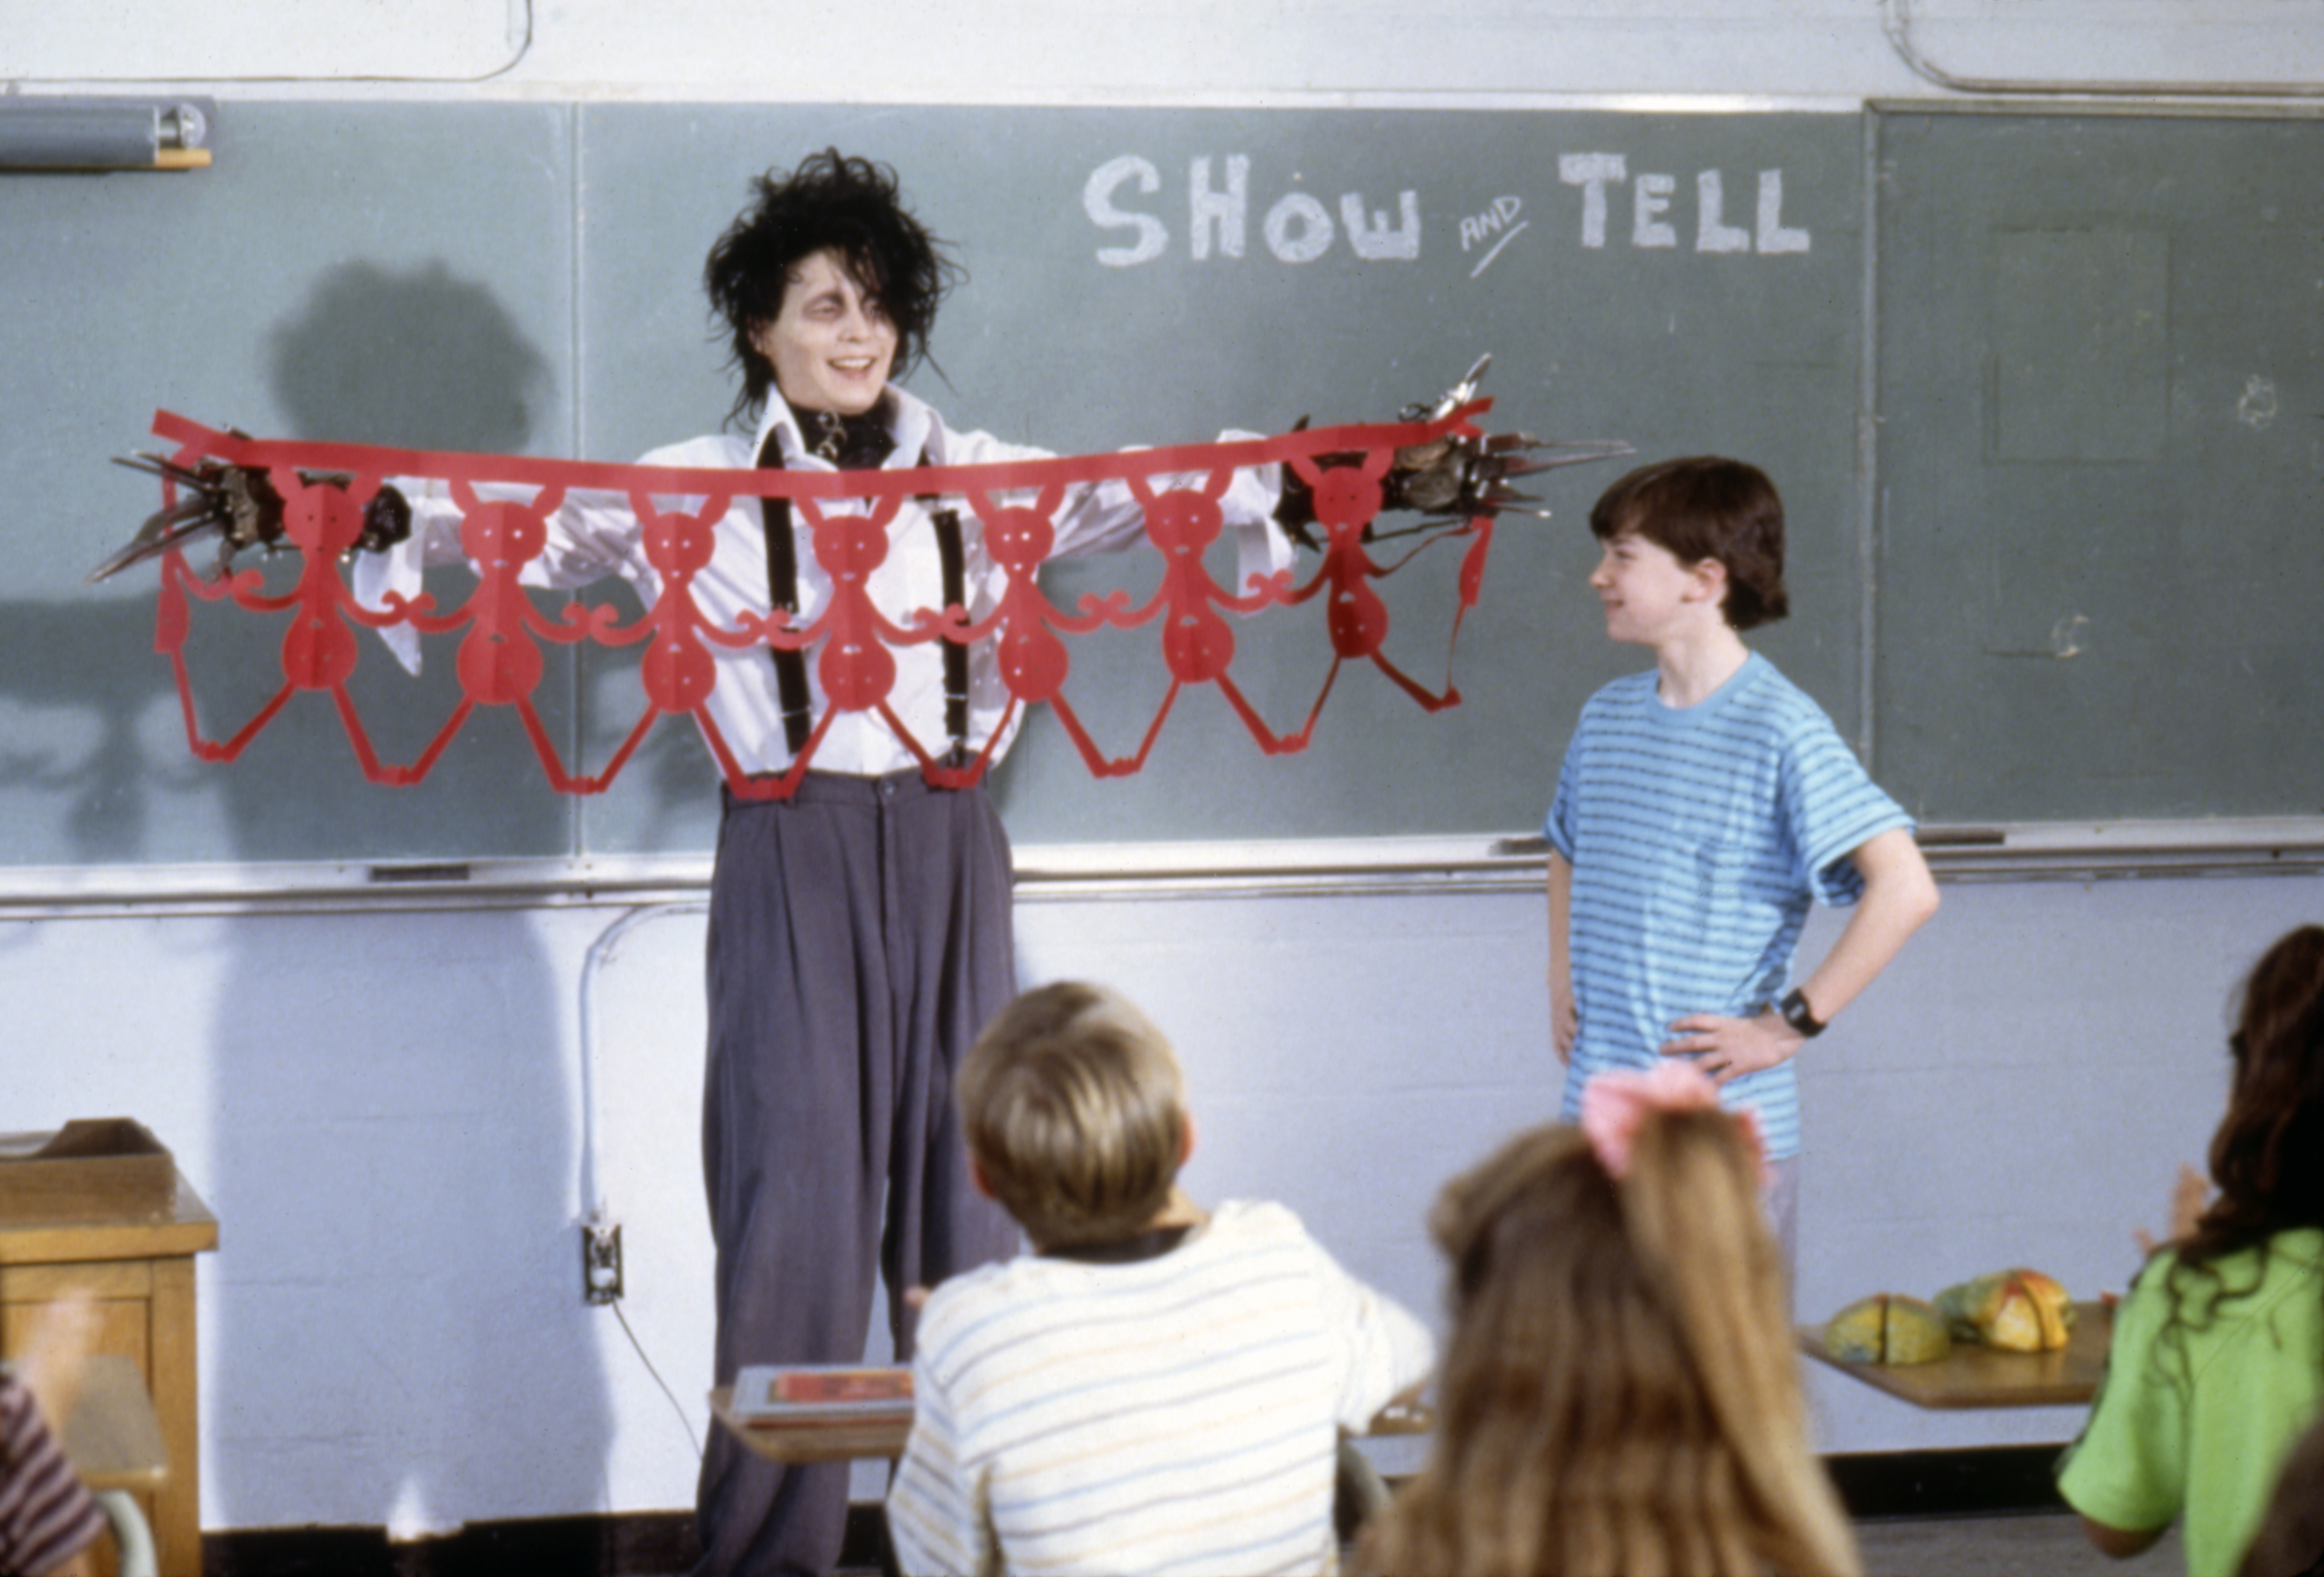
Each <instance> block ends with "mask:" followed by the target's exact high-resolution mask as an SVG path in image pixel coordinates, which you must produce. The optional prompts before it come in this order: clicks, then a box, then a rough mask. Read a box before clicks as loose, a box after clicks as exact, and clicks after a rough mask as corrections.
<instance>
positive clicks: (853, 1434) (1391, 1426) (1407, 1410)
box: [710, 1386, 1434, 1462]
mask: <svg viewBox="0 0 2324 1577" xmlns="http://www.w3.org/2000/svg"><path fill="white" fill-rule="evenodd" d="M710 1412H711V1416H713V1417H715V1418H716V1419H717V1420H718V1422H719V1423H720V1424H723V1425H725V1426H726V1427H727V1428H728V1429H730V1430H732V1431H733V1434H734V1438H735V1439H737V1440H739V1441H741V1442H742V1443H743V1444H744V1445H745V1446H748V1447H749V1448H750V1449H751V1450H752V1452H755V1453H757V1454H758V1455H760V1456H762V1457H765V1458H767V1459H768V1460H769V1461H770V1462H852V1461H853V1460H855V1459H857V1458H859V1457H886V1458H888V1459H889V1460H890V1461H893V1460H894V1459H895V1458H897V1457H899V1456H901V1455H903V1454H904V1439H905V1436H907V1435H908V1434H910V1433H911V1429H912V1414H911V1409H909V1408H908V1407H905V1408H898V1409H895V1410H892V1411H886V1412H881V1413H879V1414H875V1415H873V1416H871V1417H868V1418H852V1419H847V1420H845V1421H843V1422H837V1423H835V1422H832V1421H830V1420H827V1419H825V1420H816V1421H814V1422H809V1423H801V1424H769V1423H766V1422H765V1421H763V1420H760V1419H748V1418H744V1417H742V1416H741V1415H740V1414H738V1413H736V1412H735V1411H734V1397H733V1390H732V1388H729V1387H726V1386H720V1387H719V1388H717V1389H716V1390H715V1391H712V1392H711V1393H710ZM1433 1422H1434V1415H1433V1413H1432V1412H1431V1411H1430V1409H1429V1408H1428V1407H1427V1406H1425V1405H1423V1404H1419V1403H1405V1402H1391V1403H1389V1404H1388V1406H1386V1407H1384V1408H1382V1409H1381V1410H1380V1411H1379V1415H1378V1416H1375V1417H1374V1418H1373V1419H1372V1421H1371V1425H1370V1426H1369V1428H1368V1429H1367V1430H1366V1431H1365V1433H1366V1434H1425V1433H1427V1431H1428V1429H1429V1426H1430V1425H1431V1424H1432V1423H1433Z"/></svg>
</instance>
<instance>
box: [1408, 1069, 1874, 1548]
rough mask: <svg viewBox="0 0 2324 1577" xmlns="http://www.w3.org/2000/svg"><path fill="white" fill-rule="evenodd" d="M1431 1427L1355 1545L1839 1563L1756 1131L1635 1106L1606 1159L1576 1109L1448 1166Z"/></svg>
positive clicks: (1440, 1214) (1839, 1540)
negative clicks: (1624, 1147) (1423, 1459)
mask: <svg viewBox="0 0 2324 1577" xmlns="http://www.w3.org/2000/svg"><path fill="white" fill-rule="evenodd" d="M1431 1226H1432V1228H1433V1230H1434V1233H1435V1236H1436V1240H1437V1242H1438V1244H1439V1245H1440V1246H1441V1247H1442V1248H1443V1250H1444V1252H1445V1254H1446V1255H1447V1257H1448V1258H1449V1259H1450V1260H1451V1262H1452V1336H1451V1339H1450V1341H1449V1342H1447V1343H1446V1348H1445V1353H1444V1360H1443V1368H1442V1370H1441V1372H1440V1376H1439V1390H1440V1402H1439V1407H1438V1417H1437V1429H1436V1440H1435V1445H1434V1452H1433V1453H1432V1455H1431V1458H1430V1460H1429V1462H1428V1464H1427V1466H1426V1468H1425V1470H1424V1471H1423V1472H1422V1473H1421V1474H1420V1476H1419V1477H1418V1478H1417V1479H1416V1480H1414V1482H1413V1484H1412V1486H1411V1487H1410V1489H1408V1490H1407V1491H1406V1494H1405V1495H1404V1497H1403V1498H1402V1499H1399V1500H1398V1501H1397V1504H1396V1506H1395V1508H1394V1509H1393V1510H1392V1512H1391V1513H1390V1514H1389V1516H1388V1517H1387V1519H1386V1520H1385V1521H1384V1523H1383V1524H1382V1526H1381V1528H1380V1530H1379V1542H1378V1545H1376V1547H1375V1548H1374V1550H1373V1551H1372V1552H1371V1554H1372V1557H1373V1560H1372V1563H1373V1564H1375V1565H1376V1566H1377V1568H1378V1569H1379V1570H1380V1571H1382V1572H1394V1573H1399V1574H1402V1573H1409V1572H1432V1573H1443V1574H1445V1577H1539V1574H1544V1573H1569V1574H1574V1577H1580V1574H1582V1573H1588V1574H1591V1577H1623V1574H1626V1573H1628V1574H1636V1573H1646V1572H1704V1573H1720V1574H1728V1573H1734V1574H1742V1573H1750V1574H1753V1577H1758V1574H1760V1573H1764V1572H1770V1571H1781V1572H1791V1573H1799V1574H1803V1577H1840V1574H1844V1573H1850V1572H1855V1571H1856V1570H1857V1569H1858V1566H1857V1560H1856V1555H1855V1551H1854V1545H1853V1544H1852V1542H1851V1540H1850V1537H1849V1533H1848V1528H1847V1525H1846V1522H1845V1520H1844V1518H1843V1517H1842V1515H1841V1513H1840V1507H1839V1503H1838V1501H1837V1499H1836V1498H1835V1497H1834V1496H1833V1494H1832V1491H1831V1486H1830V1484H1829V1482H1828V1481H1827V1480H1825V1479H1824V1477H1823V1474H1822V1471H1821V1467H1820V1466H1819V1465H1818V1464H1817V1462H1816V1461H1815V1458H1814V1457H1813V1456H1812V1454H1811V1453H1810V1452H1809V1450H1808V1446H1807V1439H1806V1430H1805V1424H1804V1420H1803V1409H1802V1405H1801V1402H1800V1396H1799V1388H1798V1381H1797V1376H1796V1374H1795V1372H1794V1362H1793V1358H1792V1350H1791V1336H1790V1327H1789V1323H1788V1319H1787V1314H1786V1299H1785V1296H1784V1281H1783V1272H1782V1268H1781V1261H1780V1258H1779V1255H1778V1251H1777V1250H1776V1248H1775V1243H1774V1240H1773V1239H1772V1237H1771V1236H1770V1234H1769V1232H1768V1231H1767V1229H1766V1223H1765V1221H1764V1218H1763V1217H1762V1215H1761V1206H1760V1203H1759V1197H1758V1179H1757V1162H1756V1158H1755V1156H1754V1153H1753V1151H1752V1149H1751V1148H1750V1146H1749V1145H1748V1142H1747V1141H1746V1140H1745V1139H1744V1137H1743V1135H1742V1132H1741V1130H1739V1128H1738V1124H1737V1123H1736V1121H1735V1120H1733V1119H1732V1118H1730V1117H1728V1116H1726V1115H1724V1114H1722V1113H1720V1112H1719V1111H1715V1110H1705V1111H1673V1112H1665V1113H1659V1114H1656V1115H1655V1116H1652V1117H1649V1118H1648V1119H1646V1120H1645V1121H1644V1122H1643V1123H1642V1124H1641V1125H1640V1127H1639V1129H1638V1130H1637V1135H1636V1138H1635V1140H1634V1141H1633V1147H1632V1149H1631V1152H1630V1156H1629V1158H1628V1163H1627V1165H1626V1167H1625V1170H1624V1175H1623V1176H1622V1178H1621V1179H1620V1180H1619V1181H1617V1180H1616V1179H1615V1178H1613V1177H1612V1176H1609V1175H1608V1173H1607V1170H1606V1168H1605V1167H1604V1166H1603V1165H1601V1164H1600V1159H1599V1157H1598V1156H1597V1155H1596V1153H1595V1152H1593V1150H1592V1149H1591V1145H1590V1142H1589V1141H1588V1140H1587V1139H1584V1138H1583V1136H1582V1133H1581V1132H1580V1131H1579V1130H1575V1129H1571V1128H1550V1129H1540V1130H1535V1131H1533V1132H1530V1133H1526V1134H1524V1135H1521V1136H1520V1137H1518V1138H1517V1139H1514V1140H1512V1141H1511V1142H1510V1143H1508V1145H1507V1146H1505V1147H1504V1148H1502V1149H1501V1150H1500V1151H1499V1153H1497V1154H1496V1155H1494V1156H1493V1157H1491V1158H1490V1159H1489V1160H1488V1161H1486V1162H1485V1164H1484V1165H1482V1166H1481V1167H1478V1168H1476V1169H1475V1170H1474V1171H1472V1172H1470V1173H1468V1174H1467V1175H1466V1176H1462V1177H1459V1178H1457V1179H1455V1180H1454V1181H1453V1182H1452V1184H1451V1185H1449V1186H1448V1187H1447V1188H1446V1189H1445V1190H1444V1193H1443V1196H1442V1198H1441V1199H1440V1200H1439V1201H1438V1203H1437V1206H1436V1210H1435V1213H1434V1215H1433V1216H1432V1218H1431Z"/></svg>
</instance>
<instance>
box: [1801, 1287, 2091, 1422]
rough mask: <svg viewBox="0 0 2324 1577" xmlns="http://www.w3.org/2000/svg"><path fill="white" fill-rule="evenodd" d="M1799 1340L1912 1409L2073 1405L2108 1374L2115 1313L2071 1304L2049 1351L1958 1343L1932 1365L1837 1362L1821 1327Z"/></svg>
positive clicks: (1804, 1331)
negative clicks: (2066, 1323) (2059, 1341)
mask: <svg viewBox="0 0 2324 1577" xmlns="http://www.w3.org/2000/svg"><path fill="white" fill-rule="evenodd" d="M1799 1337H1800V1350H1801V1351H1803V1352H1805V1353H1807V1354H1808V1355H1809V1356H1810V1357H1811V1358H1814V1359H1817V1360H1820V1361H1821V1362H1824V1363H1828V1364H1830V1365H1831V1367H1832V1368H1834V1369H1839V1370H1840V1372H1841V1373H1843V1374H1851V1375H1854V1376H1855V1377H1856V1378H1857V1379H1860V1380H1862V1381H1863V1382H1864V1383H1865V1384H1866V1385H1867V1386H1870V1387H1872V1388H1874V1389H1876V1390H1882V1391H1886V1392H1887V1393H1888V1394H1889V1395H1890V1396H1892V1397H1902V1398H1903V1399H1904V1400H1905V1401H1907V1402H1910V1403H1912V1404H1913V1405H1914V1406H1916V1407H2039V1406H2059V1405H2065V1406H2078V1405H2080V1404H2082V1403H2085V1402H2088V1401H2089V1399H2090V1397H2093V1396H2095V1395H2096V1394H2097V1392H2098V1379H2099V1377H2100V1376H2101V1375H2103V1374H2104V1373H2105V1372H2106V1355H2107V1345H2108V1343H2109V1342H2111V1341H2112V1340H2113V1337H2114V1313H2113V1311H2112V1310H2110V1309H2108V1308H2107V1306H2106V1305H2104V1304H2097V1303H2088V1304H2076V1305H2074V1328H2073V1331H2072V1332H2071V1333H2070V1334H2069V1335H2068V1337H2067V1339H2066V1344H2065V1345H2064V1346H2063V1347H2060V1348H2055V1349H2053V1350H2052V1351H2048V1352H2004V1351H2001V1350H2000V1349H1998V1348H1995V1347H1980V1346H1978V1345H1976V1344H1974V1343H1971V1342H1955V1343H1954V1344H1953V1350H1952V1353H1951V1355H1950V1357H1947V1358H1942V1359H1940V1360H1937V1361H1936V1362H1934V1363H1843V1362H1841V1361H1840V1360H1839V1359H1836V1358H1832V1357H1830V1356H1828V1355H1827V1354H1826V1353H1825V1352H1824V1350H1823V1327H1822V1326H1821V1325H1803V1326H1801V1327H1800V1332H1799Z"/></svg>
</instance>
